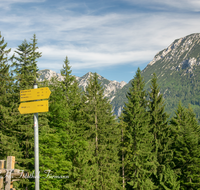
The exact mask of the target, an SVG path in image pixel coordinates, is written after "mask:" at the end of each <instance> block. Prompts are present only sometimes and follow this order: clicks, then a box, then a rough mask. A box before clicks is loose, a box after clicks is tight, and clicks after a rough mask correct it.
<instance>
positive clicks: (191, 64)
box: [39, 33, 200, 117]
mask: <svg viewBox="0 0 200 190" xmlns="http://www.w3.org/2000/svg"><path fill="white" fill-rule="evenodd" d="M154 72H155V73H156V75H157V77H158V84H159V86H160V92H161V93H162V94H163V97H164V99H165V105H166V106H165V108H166V109H165V110H166V112H167V113H169V115H170V114H171V115H172V114H173V113H174V111H175V109H176V108H177V105H178V102H179V101H181V102H182V104H183V105H184V106H186V107H187V106H188V104H190V105H191V107H192V108H193V110H194V112H195V113H196V115H197V117H199V116H200V33H195V34H191V35H188V36H185V37H182V38H180V39H176V40H175V41H174V42H172V43H171V44H170V45H169V46H168V47H167V48H166V49H164V50H161V51H160V52H158V53H157V54H156V55H155V57H154V58H153V60H152V61H151V62H150V63H149V64H148V65H147V66H146V67H145V68H144V69H143V70H142V73H141V74H142V77H144V80H145V89H146V90H150V84H151V82H150V81H151V78H152V75H153V73H154ZM39 73H40V74H41V75H40V78H39V81H42V80H44V78H46V79H47V80H50V79H51V77H53V76H57V77H58V80H63V77H62V76H61V75H60V74H59V73H56V72H54V71H51V70H49V69H45V70H41V71H39ZM91 74H93V73H91V72H88V73H87V74H85V75H84V76H82V77H76V76H75V77H76V79H77V80H78V82H79V86H80V87H81V88H82V89H83V90H85V87H86V86H87V84H88V78H89V76H90V75H91ZM98 76H99V77H98V79H99V81H100V82H101V83H102V85H103V87H104V88H105V91H104V95H105V96H106V97H108V98H109V100H110V102H111V104H112V106H113V111H114V113H115V115H117V116H119V115H120V114H121V111H122V109H123V106H124V102H127V99H126V93H127V92H128V89H129V87H131V81H129V83H127V84H126V82H124V81H122V82H117V81H110V80H108V79H106V78H104V77H102V76H100V75H98Z"/></svg>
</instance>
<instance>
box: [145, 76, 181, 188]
mask: <svg viewBox="0 0 200 190" xmlns="http://www.w3.org/2000/svg"><path fill="white" fill-rule="evenodd" d="M150 88H151V91H150V92H148V95H149V105H148V112H149V113H150V117H151V121H150V124H149V127H150V132H151V133H152V134H153V137H154V138H153V141H152V145H153V150H152V152H153V153H154V154H155V156H156V160H157V171H156V174H152V179H153V181H154V183H155V184H156V185H157V186H158V189H160V188H161V189H163V188H164V189H167V188H168V189H178V186H179V183H178V182H176V178H177V177H176V176H175V174H174V173H173V171H172V170H171V168H170V163H171V161H172V157H173V152H172V150H170V148H169V147H170V144H171V140H170V132H171V130H170V126H169V125H168V121H167V120H168V117H169V116H168V115H167V114H166V113H165V105H164V100H163V95H162V94H161V93H160V88H159V87H158V84H157V77H156V74H155V73H154V74H153V77H152V79H151V86H150ZM170 176H173V179H172V178H171V177H170Z"/></svg>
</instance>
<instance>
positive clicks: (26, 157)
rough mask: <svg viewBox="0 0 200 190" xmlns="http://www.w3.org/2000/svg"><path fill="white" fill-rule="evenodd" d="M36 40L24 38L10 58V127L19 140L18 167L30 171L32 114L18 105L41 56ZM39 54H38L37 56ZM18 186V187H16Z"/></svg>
mask: <svg viewBox="0 0 200 190" xmlns="http://www.w3.org/2000/svg"><path fill="white" fill-rule="evenodd" d="M36 44H37V40H36V36H35V35H34V37H33V39H32V43H28V42H27V41H26V40H24V41H23V42H22V44H21V45H19V46H18V48H17V50H16V51H15V53H16V54H17V55H14V56H13V59H12V62H13V63H12V66H11V67H12V68H13V70H12V73H13V74H14V76H13V78H14V80H15V83H14V85H13V89H12V92H13V93H12V98H13V100H14V107H13V118H14V120H15V123H14V124H13V125H12V126H11V127H10V131H12V132H13V133H14V134H15V135H16V137H17V139H18V142H19V147H20V150H21V151H20V153H21V155H19V156H16V155H15V156H16V159H17V161H18V164H17V165H16V167H18V168H19V169H23V170H26V171H28V172H31V171H33V170H34V159H33V158H34V130H33V114H20V113H19V111H18V107H19V104H20V90H25V89H32V88H33V83H34V80H36V78H37V76H38V74H37V71H38V68H37V64H36V62H37V61H36V60H37V59H38V58H39V57H40V56H41V53H39V52H37V51H36V49H37V45H36ZM39 55H40V56H39ZM32 182H33V180H27V179H26V180H20V182H19V183H20V187H21V188H24V186H25V187H27V188H28V187H30V186H31V183H32ZM18 188H19V187H18Z"/></svg>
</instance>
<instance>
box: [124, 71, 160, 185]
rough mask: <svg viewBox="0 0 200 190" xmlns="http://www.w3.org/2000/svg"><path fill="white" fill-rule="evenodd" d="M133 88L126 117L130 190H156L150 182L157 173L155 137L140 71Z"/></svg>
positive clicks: (125, 146)
mask: <svg viewBox="0 0 200 190" xmlns="http://www.w3.org/2000/svg"><path fill="white" fill-rule="evenodd" d="M131 85H132V87H131V88H130V89H129V92H128V94H127V99H128V103H125V107H124V111H123V114H122V118H123V121H124V122H125V123H126V125H127V127H126V129H125V135H124V149H125V179H126V183H127V185H126V188H127V189H154V188H155V186H154V184H153V182H152V180H151V178H150V176H151V174H152V173H155V171H156V165H155V156H154V154H152V149H153V147H152V145H151V142H152V141H153V135H152V134H151V133H150V132H149V130H150V129H149V123H150V116H149V114H148V112H147V111H146V105H147V101H146V99H145V97H146V92H145V90H144V81H143V79H142V77H141V71H140V69H139V68H138V70H137V73H136V76H135V77H134V79H133V80H132V83H131Z"/></svg>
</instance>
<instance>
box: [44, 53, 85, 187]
mask: <svg viewBox="0 0 200 190" xmlns="http://www.w3.org/2000/svg"><path fill="white" fill-rule="evenodd" d="M61 74H62V76H63V77H64V80H63V81H58V80H57V79H56V78H53V79H52V80H51V81H50V83H49V88H50V89H51V92H52V93H51V96H50V101H49V113H48V120H49V126H50V128H51V130H53V132H52V131H51V130H49V133H48V135H46V137H42V138H41V141H42V142H45V143H43V145H41V146H42V151H41V157H43V160H44V162H43V164H42V165H41V170H51V172H50V176H49V177H48V179H46V178H44V179H43V180H42V188H43V189H45V188H46V189H48V188H49V187H51V189H52V188H54V189H80V188H83V189H84V188H86V189H88V187H89V186H88V185H87V184H84V183H85V182H86V180H87V176H86V175H85V170H86V169H85V166H87V160H88V159H87V157H88V156H87V153H88V144H87V142H86V141H84V139H83V137H82V135H83V134H82V132H83V129H82V128H81V126H82V124H83V123H84V122H83V123H81V122H82V120H83V117H82V110H81V107H82V106H81V104H82V100H81V93H80V89H79V87H78V83H77V81H76V80H75V77H73V76H72V75H71V70H70V66H69V60H68V58H67V57H66V59H65V61H64V65H63V69H62V70H61ZM50 136H52V138H49V137H50ZM47 147H48V148H47ZM47 155H48V156H47ZM48 157H51V159H52V160H53V161H54V162H55V164H53V165H52V162H49V161H50V160H49V161H48ZM45 160H46V162H45ZM51 176H65V177H63V178H56V179H53V178H51ZM43 177H45V175H43ZM67 177H69V178H67Z"/></svg>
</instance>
